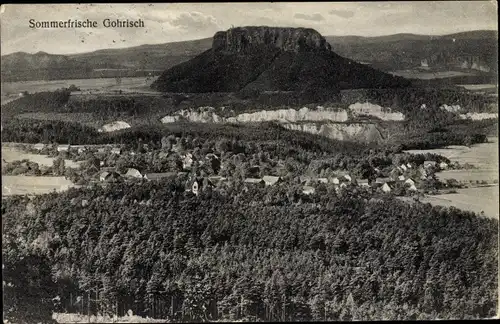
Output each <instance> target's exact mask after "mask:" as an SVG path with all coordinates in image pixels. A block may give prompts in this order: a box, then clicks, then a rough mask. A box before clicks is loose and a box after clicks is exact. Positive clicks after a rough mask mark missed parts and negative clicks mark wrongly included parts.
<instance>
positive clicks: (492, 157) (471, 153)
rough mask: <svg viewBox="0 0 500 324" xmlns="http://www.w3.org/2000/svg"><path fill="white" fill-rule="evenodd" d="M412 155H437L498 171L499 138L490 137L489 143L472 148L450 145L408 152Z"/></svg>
mask: <svg viewBox="0 0 500 324" xmlns="http://www.w3.org/2000/svg"><path fill="white" fill-rule="evenodd" d="M405 152H408V153H411V154H425V153H435V154H440V155H443V156H445V157H447V158H448V159H450V160H451V161H452V162H454V161H457V162H459V163H461V164H465V163H469V164H472V165H474V166H476V167H478V168H479V169H483V170H495V169H496V170H498V137H488V143H481V144H475V145H473V146H471V147H470V148H469V147H467V146H462V145H450V146H447V147H445V148H440V149H431V150H407V151H405Z"/></svg>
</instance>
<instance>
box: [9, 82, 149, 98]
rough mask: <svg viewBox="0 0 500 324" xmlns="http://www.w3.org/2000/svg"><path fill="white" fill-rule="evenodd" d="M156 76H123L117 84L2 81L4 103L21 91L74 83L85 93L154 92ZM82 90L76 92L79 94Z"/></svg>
mask: <svg viewBox="0 0 500 324" xmlns="http://www.w3.org/2000/svg"><path fill="white" fill-rule="evenodd" d="M155 79H156V78H145V77H135V78H122V79H121V83H120V84H117V82H116V79H115V78H106V79H104V78H103V79H75V80H52V81H24V82H2V84H1V85H2V98H1V99H2V104H5V103H7V102H8V101H11V100H15V99H17V98H19V93H21V92H23V91H28V92H29V93H34V92H43V91H54V90H57V89H61V88H67V87H69V86H70V85H72V84H74V85H75V86H77V87H78V88H80V89H81V90H82V92H83V93H85V92H88V91H89V90H95V91H101V92H102V91H105V92H114V91H120V90H121V91H123V92H131V91H132V92H141V93H154V91H152V90H151V89H150V88H149V86H150V85H151V83H153V81H154V80H155ZM78 93H80V92H75V94H78Z"/></svg>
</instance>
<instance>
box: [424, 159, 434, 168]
mask: <svg viewBox="0 0 500 324" xmlns="http://www.w3.org/2000/svg"><path fill="white" fill-rule="evenodd" d="M435 166H436V161H424V168H430V167H435Z"/></svg>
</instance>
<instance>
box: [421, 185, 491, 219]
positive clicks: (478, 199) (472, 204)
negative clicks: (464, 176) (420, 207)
mask: <svg viewBox="0 0 500 324" xmlns="http://www.w3.org/2000/svg"><path fill="white" fill-rule="evenodd" d="M421 201H422V202H426V203H430V204H432V205H439V206H445V207H451V206H453V207H456V208H459V209H462V210H468V211H472V212H475V213H481V212H484V214H485V215H486V216H487V217H492V218H496V219H498V204H499V198H498V186H497V185H496V186H489V187H478V188H466V189H458V190H457V193H455V194H443V195H435V196H426V197H425V198H423V199H421Z"/></svg>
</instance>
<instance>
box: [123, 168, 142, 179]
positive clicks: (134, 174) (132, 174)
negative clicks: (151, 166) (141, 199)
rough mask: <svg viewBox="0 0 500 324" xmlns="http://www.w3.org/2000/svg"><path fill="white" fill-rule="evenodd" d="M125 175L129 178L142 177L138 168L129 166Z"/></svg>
mask: <svg viewBox="0 0 500 324" xmlns="http://www.w3.org/2000/svg"><path fill="white" fill-rule="evenodd" d="M125 176H127V177H130V178H142V174H141V173H140V172H139V170H137V169H134V168H129V169H128V170H127V173H125Z"/></svg>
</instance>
